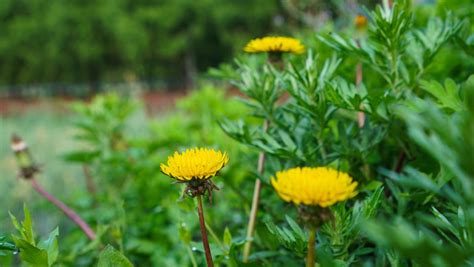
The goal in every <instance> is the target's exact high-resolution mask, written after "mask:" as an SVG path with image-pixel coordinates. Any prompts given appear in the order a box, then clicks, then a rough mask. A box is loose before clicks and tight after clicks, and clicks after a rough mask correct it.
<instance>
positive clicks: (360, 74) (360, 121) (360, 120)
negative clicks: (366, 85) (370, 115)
mask: <svg viewBox="0 0 474 267" xmlns="http://www.w3.org/2000/svg"><path fill="white" fill-rule="evenodd" d="M356 44H357V47H360V41H359V39H356ZM362 79H363V71H362V63H360V62H359V63H357V66H356V87H357V88H359V86H360V84H361V83H362ZM360 108H361V109H362V108H363V106H362V104H361V105H360ZM357 123H358V126H359V128H364V124H365V113H364V112H363V111H359V112H357Z"/></svg>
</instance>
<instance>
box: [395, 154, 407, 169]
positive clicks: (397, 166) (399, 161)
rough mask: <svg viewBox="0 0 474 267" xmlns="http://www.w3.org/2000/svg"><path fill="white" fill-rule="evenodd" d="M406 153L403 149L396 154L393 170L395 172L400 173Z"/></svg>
mask: <svg viewBox="0 0 474 267" xmlns="http://www.w3.org/2000/svg"><path fill="white" fill-rule="evenodd" d="M406 157H407V155H406V153H405V151H403V150H402V151H400V156H398V161H397V165H396V167H395V172H396V173H400V172H401V171H402V169H403V166H404V165H405V159H406Z"/></svg>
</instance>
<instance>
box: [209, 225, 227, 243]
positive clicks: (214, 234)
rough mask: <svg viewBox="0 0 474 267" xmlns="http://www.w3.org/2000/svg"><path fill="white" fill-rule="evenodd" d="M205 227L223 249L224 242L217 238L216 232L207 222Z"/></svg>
mask: <svg viewBox="0 0 474 267" xmlns="http://www.w3.org/2000/svg"><path fill="white" fill-rule="evenodd" d="M206 229H207V231H209V234H211V237H212V239H214V242H216V243H217V245H219V247H221V248H222V249H224V244H222V242H221V241H220V240H219V237H218V236H217V234H216V232H214V230H213V229H212V227H211V225H210V224H209V223H206Z"/></svg>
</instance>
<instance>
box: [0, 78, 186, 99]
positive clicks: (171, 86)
mask: <svg viewBox="0 0 474 267" xmlns="http://www.w3.org/2000/svg"><path fill="white" fill-rule="evenodd" d="M189 86H190V85H189V84H188V83H187V82H186V81H185V80H182V79H167V80H164V79H163V80H148V81H122V82H94V83H76V84H71V83H47V84H46V83H43V84H28V85H11V86H5V85H3V86H0V98H11V97H13V98H35V97H57V96H59V97H79V98H82V97H87V96H90V95H94V94H97V93H100V92H106V91H110V90H114V91H128V90H137V89H139V90H144V91H153V90H182V89H185V88H187V87H189Z"/></svg>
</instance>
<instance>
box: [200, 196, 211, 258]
mask: <svg viewBox="0 0 474 267" xmlns="http://www.w3.org/2000/svg"><path fill="white" fill-rule="evenodd" d="M197 199H198V214H199V226H201V235H202V245H203V247H204V251H205V253H206V262H207V266H208V267H213V266H214V263H213V262H212V255H211V248H210V247H209V240H208V239H207V232H206V223H205V221H204V211H203V209H202V200H201V195H198V196H197Z"/></svg>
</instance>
